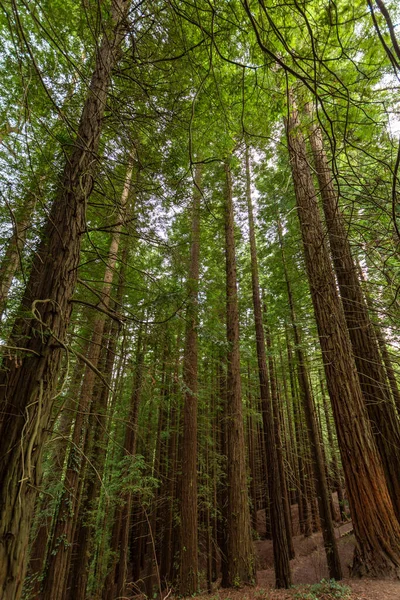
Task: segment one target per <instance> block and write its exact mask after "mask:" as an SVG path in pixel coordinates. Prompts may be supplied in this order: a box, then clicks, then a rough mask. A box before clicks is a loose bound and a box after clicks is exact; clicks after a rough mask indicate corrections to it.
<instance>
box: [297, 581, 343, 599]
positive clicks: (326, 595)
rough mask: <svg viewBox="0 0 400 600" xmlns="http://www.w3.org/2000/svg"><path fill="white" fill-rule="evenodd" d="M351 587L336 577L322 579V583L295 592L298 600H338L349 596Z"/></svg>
mask: <svg viewBox="0 0 400 600" xmlns="http://www.w3.org/2000/svg"><path fill="white" fill-rule="evenodd" d="M350 592H351V590H350V588H349V587H348V586H347V585H342V584H341V583H339V582H337V581H336V580H335V579H330V580H329V581H327V580H326V579H322V580H321V581H320V583H314V584H313V585H308V586H306V587H305V589H304V590H301V591H299V592H297V593H296V594H295V596H294V597H295V598H296V600H338V599H343V600H345V599H346V598H348V597H349V595H350Z"/></svg>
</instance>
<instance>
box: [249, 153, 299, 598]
mask: <svg viewBox="0 0 400 600" xmlns="http://www.w3.org/2000/svg"><path fill="white" fill-rule="evenodd" d="M246 183H247V185H246V196H247V211H248V218H249V234H250V256H251V279H252V290H253V309H254V324H255V330H256V347H257V361H258V376H259V380H260V396H261V410H262V418H263V425H264V439H265V447H266V459H267V471H268V477H267V481H268V492H269V493H268V496H269V505H270V511H271V528H272V543H273V553H274V566H275V583H276V587H277V588H289V587H290V585H291V574H290V559H289V547H288V539H287V532H286V522H285V514H284V504H283V492H282V482H281V479H280V472H279V465H278V457H277V448H276V445H275V437H276V436H275V427H276V423H275V420H274V413H273V406H272V400H271V395H270V389H269V381H268V371H267V357H266V350H265V338H264V329H263V319H262V310H261V298H260V284H259V278H258V260H257V246H256V238H255V232H254V218H253V206H252V202H251V185H250V164H249V153H248V148H247V147H246ZM266 514H267V510H266Z"/></svg>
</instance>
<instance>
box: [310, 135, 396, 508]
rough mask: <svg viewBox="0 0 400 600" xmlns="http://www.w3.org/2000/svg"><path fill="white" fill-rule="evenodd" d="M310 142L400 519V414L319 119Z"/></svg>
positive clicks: (349, 321) (370, 409)
mask: <svg viewBox="0 0 400 600" xmlns="http://www.w3.org/2000/svg"><path fill="white" fill-rule="evenodd" d="M310 143H311V148H312V152H313V156H314V162H315V167H316V172H317V177H318V183H319V189H320V192H321V197H322V206H323V209H324V214H325V220H326V224H327V228H328V236H329V242H330V247H331V252H332V257H333V264H334V267H335V272H336V277H337V280H338V283H339V289H340V295H341V298H342V303H343V309H344V314H345V318H346V323H347V327H348V330H349V335H350V340H351V344H352V347H353V354H354V358H355V363H356V367H357V372H358V377H359V380H360V386H361V391H362V394H363V396H364V400H365V404H366V407H367V410H368V416H369V418H370V421H371V423H372V430H373V433H374V435H375V441H376V444H377V447H378V452H379V454H380V457H381V461H382V465H383V468H384V471H385V476H386V483H387V486H388V489H389V493H390V497H391V499H392V503H393V507H394V509H395V512H396V515H397V518H398V519H400V422H399V420H398V419H397V418H396V411H395V408H394V406H393V403H392V400H391V397H390V389H389V387H388V384H387V379H386V373H385V367H384V364H383V362H382V359H381V356H380V354H379V347H378V343H377V339H376V335H375V330H374V326H373V323H372V321H371V319H370V316H369V312H368V306H367V303H366V300H365V298H364V295H363V291H362V288H361V283H360V280H359V278H358V273H357V271H358V269H357V264H356V263H355V262H354V260H353V257H352V253H351V248H350V243H349V238H348V231H346V226H345V224H344V220H343V216H342V214H341V212H340V209H339V198H338V196H337V193H336V190H335V187H334V185H333V175H332V172H331V169H330V167H329V164H328V159H327V156H326V153H325V150H324V146H323V140H322V132H321V129H320V128H319V127H318V126H317V125H315V124H314V125H312V126H311V128H310Z"/></svg>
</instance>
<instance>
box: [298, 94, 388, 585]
mask: <svg viewBox="0 0 400 600" xmlns="http://www.w3.org/2000/svg"><path fill="white" fill-rule="evenodd" d="M287 134H288V147H289V153H290V160H291V167H292V174H293V182H294V187H295V193H296V200H297V207H298V214H299V220H300V227H301V234H302V238H303V247H304V257H305V262H306V269H307V274H308V279H309V283H310V291H311V297H312V301H313V306H314V313H315V318H316V321H317V326H318V333H319V339H320V345H321V349H322V356H323V361H324V368H325V374H326V379H327V384H328V390H329V395H330V398H331V402H332V406H333V413H334V417H335V422H336V429H337V434H338V441H339V447H340V451H341V456H342V463H343V468H344V472H345V476H346V483H347V492H348V496H349V502H350V506H351V514H352V519H353V525H354V532H355V535H356V540H357V549H356V552H355V557H354V564H353V573H355V574H359V575H362V574H364V573H368V574H370V575H376V576H378V575H382V574H385V575H388V574H393V575H396V576H398V575H399V574H400V526H399V523H398V521H397V519H396V516H395V513H394V509H393V505H392V502H391V500H390V495H389V492H388V488H387V485H386V480H385V475H384V471H383V467H382V463H381V461H380V459H379V455H378V453H377V450H376V446H375V442H374V436H373V433H372V429H371V425H370V421H369V419H368V414H367V411H366V407H365V404H364V399H363V396H362V393H361V388H360V384H359V380H358V377H357V371H356V366H355V363H354V359H353V354H352V347H351V342H350V338H349V335H348V331H347V326H346V321H345V316H344V312H343V307H342V305H341V303H340V298H339V296H338V293H337V289H336V281H335V276H334V273H333V269H332V265H331V263H330V258H329V252H328V248H327V246H326V237H325V232H324V230H323V227H322V222H321V217H320V214H319V210H318V204H317V200H316V192H315V188H314V183H313V180H312V175H311V170H310V167H309V164H308V160H307V152H306V146H305V141H304V137H303V135H302V133H301V131H300V128H299V119H298V114H297V109H296V108H295V106H294V101H293V99H292V97H291V105H290V117H289V119H288V122H287Z"/></svg>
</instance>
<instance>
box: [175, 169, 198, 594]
mask: <svg viewBox="0 0 400 600" xmlns="http://www.w3.org/2000/svg"><path fill="white" fill-rule="evenodd" d="M200 184H201V171H200V166H199V165H197V166H196V171H195V180H194V191H193V206H192V240H191V253H190V265H189V277H188V283H187V288H188V304H187V311H186V339H185V353H184V358H183V385H184V389H185V398H184V406H183V439H182V486H181V494H182V495H181V498H180V502H181V540H180V541H181V550H180V574H179V593H180V594H181V595H182V596H191V595H192V594H195V593H196V592H197V591H198V557H197V553H198V540H197V528H198V524H197V389H198V384H197V354H198V352H197V322H198V308H197V303H198V289H199V255H200V197H201V196H200Z"/></svg>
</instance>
